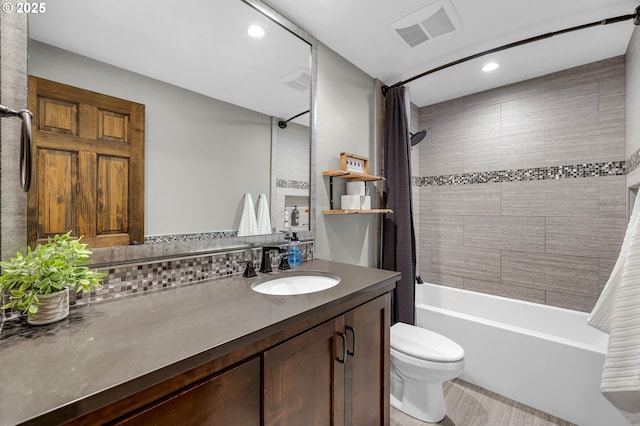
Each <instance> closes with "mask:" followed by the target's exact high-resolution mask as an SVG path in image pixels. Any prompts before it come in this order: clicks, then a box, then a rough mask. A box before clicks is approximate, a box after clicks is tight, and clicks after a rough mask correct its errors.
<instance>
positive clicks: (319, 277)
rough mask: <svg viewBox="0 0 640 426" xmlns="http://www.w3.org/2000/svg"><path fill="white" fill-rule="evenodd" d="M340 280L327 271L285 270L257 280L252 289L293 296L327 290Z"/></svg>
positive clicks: (264, 292)
mask: <svg viewBox="0 0 640 426" xmlns="http://www.w3.org/2000/svg"><path fill="white" fill-rule="evenodd" d="M339 282H340V277H338V276H336V275H333V274H328V273H325V272H283V273H281V274H279V275H276V276H273V277H267V278H261V279H259V280H257V281H256V282H254V283H253V284H251V289H252V290H253V291H257V292H258V293H262V294H271V295H278V296H292V295H295V294H307V293H315V292H316V291H322V290H326V289H328V288H331V287H334V286H336V285H338V283H339Z"/></svg>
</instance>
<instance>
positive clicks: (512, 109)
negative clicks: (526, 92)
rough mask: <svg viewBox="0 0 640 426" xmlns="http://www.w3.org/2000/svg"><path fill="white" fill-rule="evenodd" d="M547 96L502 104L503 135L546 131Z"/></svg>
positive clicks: (531, 97)
mask: <svg viewBox="0 0 640 426" xmlns="http://www.w3.org/2000/svg"><path fill="white" fill-rule="evenodd" d="M546 97H547V96H546V94H544V93H543V94H539V95H534V96H529V97H527V98H520V99H515V100H513V101H508V102H504V103H502V104H501V105H502V111H501V113H502V119H501V123H500V125H501V135H502V136H507V135H515V134H519V133H531V132H538V131H540V130H544V129H545V124H546V109H545V108H546V106H545V102H546Z"/></svg>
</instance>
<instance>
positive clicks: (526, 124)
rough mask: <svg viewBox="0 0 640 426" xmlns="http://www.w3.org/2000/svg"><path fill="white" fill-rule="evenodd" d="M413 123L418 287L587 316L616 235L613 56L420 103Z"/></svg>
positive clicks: (621, 73)
mask: <svg viewBox="0 0 640 426" xmlns="http://www.w3.org/2000/svg"><path fill="white" fill-rule="evenodd" d="M419 124H420V126H419V127H420V128H423V129H426V130H427V131H428V135H427V138H426V139H425V140H424V141H423V142H422V143H421V144H420V145H418V147H417V148H418V150H419V153H418V159H417V161H416V159H415V156H416V155H415V154H414V161H415V163H418V164H417V167H416V165H415V164H414V167H413V175H414V176H416V177H417V178H416V179H414V185H415V186H417V187H418V196H417V200H416V201H417V202H416V203H415V204H416V205H417V208H416V210H417V212H418V214H417V215H416V218H417V219H416V225H417V233H418V271H419V274H420V275H421V276H422V278H423V279H424V280H425V281H428V282H432V283H436V284H443V285H449V286H454V287H460V288H465V289H468V290H472V291H480V292H485V293H491V294H496V295H501V296H507V297H512V298H517V299H523V300H529V301H533V302H538V303H545V304H548V305H554V306H560V307H566V308H571V309H577V310H581V311H589V310H591V308H592V307H593V305H594V304H595V301H596V300H597V297H598V295H599V293H600V291H601V290H602V287H603V286H604V284H605V283H606V280H607V278H608V276H609V274H610V272H611V270H612V268H613V265H614V263H615V260H616V257H617V255H618V252H619V249H620V246H621V244H622V240H623V237H624V232H625V227H626V220H625V216H626V199H625V194H626V184H625V180H626V177H625V172H626V170H625V159H626V158H625V62H624V57H622V56H621V57H616V58H612V59H608V60H604V61H600V62H597V63H593V64H588V65H585V66H581V67H577V68H573V69H570V70H566V71H562V72H558V73H555V74H551V75H547V76H544V77H540V78H536V79H532V80H528V81H524V82H521V83H517V84H513V85H510V86H506V87H502V88H498V89H494V90H490V91H487V92H483V93H479V94H475V95H471V96H467V97H463V98H459V99H455V100H452V101H447V102H444V103H441V104H437V105H432V106H427V107H424V108H421V109H420V111H419ZM414 150H415V148H414Z"/></svg>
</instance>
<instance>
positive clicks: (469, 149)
mask: <svg viewBox="0 0 640 426" xmlns="http://www.w3.org/2000/svg"><path fill="white" fill-rule="evenodd" d="M543 165H545V163H544V132H542V131H539V132H532V133H522V134H517V135H511V136H503V137H498V138H490V139H476V140H471V141H468V142H465V143H464V171H465V172H477V171H493V170H507V169H524V168H530V167H537V166H543Z"/></svg>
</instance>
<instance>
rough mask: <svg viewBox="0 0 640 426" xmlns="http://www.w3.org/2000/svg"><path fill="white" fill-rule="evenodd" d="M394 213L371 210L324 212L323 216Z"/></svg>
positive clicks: (388, 210) (386, 210)
mask: <svg viewBox="0 0 640 426" xmlns="http://www.w3.org/2000/svg"><path fill="white" fill-rule="evenodd" d="M380 213H393V210H391V209H371V210H322V214H380Z"/></svg>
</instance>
